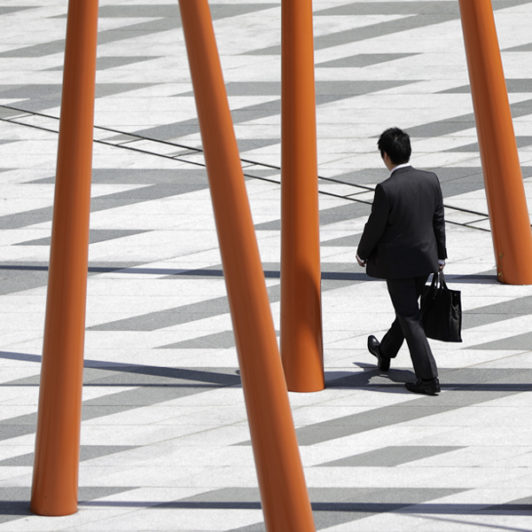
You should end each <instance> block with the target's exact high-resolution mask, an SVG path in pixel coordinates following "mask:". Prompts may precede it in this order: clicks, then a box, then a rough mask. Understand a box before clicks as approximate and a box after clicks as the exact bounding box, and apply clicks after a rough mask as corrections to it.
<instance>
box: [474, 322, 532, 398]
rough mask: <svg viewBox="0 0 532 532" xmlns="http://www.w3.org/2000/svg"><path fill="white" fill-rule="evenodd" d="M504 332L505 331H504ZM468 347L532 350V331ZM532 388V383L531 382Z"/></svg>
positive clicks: (531, 386) (531, 388) (531, 387)
mask: <svg viewBox="0 0 532 532" xmlns="http://www.w3.org/2000/svg"><path fill="white" fill-rule="evenodd" d="M503 334H504V333H503ZM468 349H496V350H501V351H513V350H515V351H530V350H532V332H527V333H523V334H516V335H514V336H508V337H507V338H500V339H499V340H495V341H493V342H485V343H481V344H476V345H471V346H469V347H468ZM530 390H532V383H531V384H530Z"/></svg>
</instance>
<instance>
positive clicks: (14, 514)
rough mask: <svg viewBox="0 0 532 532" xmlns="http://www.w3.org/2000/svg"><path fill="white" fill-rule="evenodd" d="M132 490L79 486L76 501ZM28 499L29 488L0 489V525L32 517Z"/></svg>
mask: <svg viewBox="0 0 532 532" xmlns="http://www.w3.org/2000/svg"><path fill="white" fill-rule="evenodd" d="M133 489H136V487H135V486H131V487H126V488H123V487H116V488H114V487H103V486H94V487H93V486H80V487H79V488H78V499H79V501H80V504H83V502H85V501H93V500H94V499H99V498H103V497H109V496H111V495H116V494H118V493H125V492H126V491H130V490H133ZM30 498H31V489H30V488H21V487H15V486H10V487H7V488H5V487H0V523H8V522H9V521H14V520H16V519H23V518H25V517H29V516H32V515H34V514H32V513H31V512H30Z"/></svg>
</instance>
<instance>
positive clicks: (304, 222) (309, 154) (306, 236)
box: [281, 0, 325, 392]
mask: <svg viewBox="0 0 532 532" xmlns="http://www.w3.org/2000/svg"><path fill="white" fill-rule="evenodd" d="M281 9H282V11H281V13H282V104H281V107H282V119H281V121H282V132H281V137H282V148H281V151H282V154H281V220H282V231H281V356H282V361H283V367H284V372H285V376H286V382H287V385H288V389H289V390H291V391H294V392H314V391H318V390H322V389H323V388H324V386H325V383H324V372H323V340H322V322H321V269H320V235H319V208H318V163H317V147H316V100H315V88H314V42H313V28H312V1H311V0H297V1H296V0H282V4H281Z"/></svg>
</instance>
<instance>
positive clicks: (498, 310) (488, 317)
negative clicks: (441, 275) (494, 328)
mask: <svg viewBox="0 0 532 532" xmlns="http://www.w3.org/2000/svg"><path fill="white" fill-rule="evenodd" d="M445 277H446V278H447V276H445ZM526 315H531V316H532V296H524V297H517V298H515V299H510V300H509V301H503V302H502V303H494V304H492V305H485V306H483V307H477V308H474V309H471V310H465V311H464V312H463V314H462V318H463V323H462V327H463V328H464V329H469V328H472V327H481V326H483V325H489V324H491V323H497V322H499V321H502V320H507V319H511V318H517V317H520V316H526ZM531 345H532V344H531Z"/></svg>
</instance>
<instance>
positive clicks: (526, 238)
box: [460, 0, 532, 284]
mask: <svg viewBox="0 0 532 532" xmlns="http://www.w3.org/2000/svg"><path fill="white" fill-rule="evenodd" d="M460 11H461V16H462V28H463V32H464V42H465V49H466V54H467V63H468V67H469V79H470V84H471V93H472V96H473V107H474V110H475V119H476V123H477V135H478V142H479V147H480V156H481V160H482V168H483V172H484V182H485V187H486V196H487V200H488V209H489V214H490V220H491V230H492V236H493V246H494V250H495V259H496V263H497V276H498V279H499V281H501V282H503V283H508V284H532V232H531V229H530V218H529V215H528V209H527V204H526V199H525V191H524V186H523V178H522V174H521V166H520V164H519V155H518V151H517V145H516V142H515V134H514V129H513V124H512V115H511V112H510V105H509V102H508V94H507V91H506V83H505V80H504V73H503V68H502V61H501V55H500V51H499V43H498V41H497V31H496V28H495V20H494V17H493V9H492V6H491V2H490V1H489V0H460Z"/></svg>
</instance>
